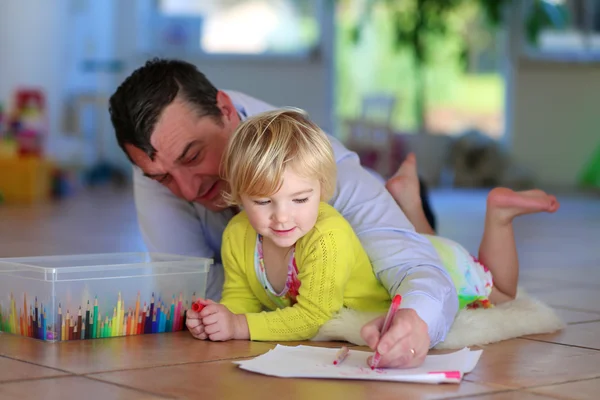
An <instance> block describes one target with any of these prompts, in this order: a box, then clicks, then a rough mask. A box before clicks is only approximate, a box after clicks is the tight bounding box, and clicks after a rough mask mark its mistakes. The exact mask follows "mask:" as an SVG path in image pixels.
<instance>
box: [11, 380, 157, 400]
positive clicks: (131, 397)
mask: <svg viewBox="0 0 600 400" xmlns="http://www.w3.org/2000/svg"><path fill="white" fill-rule="evenodd" d="M0 398H1V399H2V400H13V399H14V400H23V399H44V400H55V399H56V400H71V399H73V400H82V399H85V400H106V399H127V400H136V399H164V398H165V397H164V396H158V395H153V394H150V393H142V392H139V391H137V390H133V389H127V388H123V387H119V386H115V385H111V384H108V383H104V382H100V381H97V380H93V379H87V378H82V377H68V378H53V379H41V380H35V381H24V382H12V383H3V384H0Z"/></svg>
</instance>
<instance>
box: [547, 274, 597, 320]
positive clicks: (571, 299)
mask: <svg viewBox="0 0 600 400" xmlns="http://www.w3.org/2000/svg"><path fill="white" fill-rule="evenodd" d="M599 269H600V268H599ZM535 297H537V298H538V299H540V300H541V301H543V302H545V303H546V304H549V305H551V306H557V307H566V308H571V309H577V310H580V311H592V312H596V313H599V312H600V289H588V288H577V289H575V288H574V289H557V290H555V291H552V292H550V291H548V292H540V293H536V294H535Z"/></svg>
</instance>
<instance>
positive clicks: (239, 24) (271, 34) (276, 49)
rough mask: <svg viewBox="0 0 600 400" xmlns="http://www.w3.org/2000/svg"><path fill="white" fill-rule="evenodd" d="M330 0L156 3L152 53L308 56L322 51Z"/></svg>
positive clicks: (149, 38) (148, 35) (148, 32)
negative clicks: (325, 8)
mask: <svg viewBox="0 0 600 400" xmlns="http://www.w3.org/2000/svg"><path fill="white" fill-rule="evenodd" d="M322 1H324V0H155V1H154V2H152V5H151V6H146V7H147V9H146V10H145V12H144V10H142V14H146V18H147V19H146V21H148V22H149V23H145V24H142V25H143V26H144V27H145V28H143V30H144V35H143V36H145V39H144V40H143V41H144V42H145V47H146V50H149V51H152V52H162V53H165V52H166V53H173V52H178V51H183V52H186V53H187V54H190V53H192V54H193V53H196V54H204V55H246V56H307V55H312V54H313V53H314V52H315V51H317V50H318V49H319V46H320V36H321V35H320V33H321V20H320V17H321V15H320V11H321V6H322Z"/></svg>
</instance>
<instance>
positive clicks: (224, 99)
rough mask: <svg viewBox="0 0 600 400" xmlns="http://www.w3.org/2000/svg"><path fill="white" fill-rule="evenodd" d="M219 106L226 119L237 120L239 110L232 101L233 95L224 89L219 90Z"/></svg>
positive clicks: (229, 120)
mask: <svg viewBox="0 0 600 400" xmlns="http://www.w3.org/2000/svg"><path fill="white" fill-rule="evenodd" d="M217 107H219V109H220V110H221V114H222V115H223V117H224V118H225V120H226V121H228V122H232V120H233V121H235V120H237V118H238V115H237V110H236V109H235V106H234V105H233V102H232V101H231V97H229V95H228V94H227V93H225V92H223V91H222V90H219V91H218V92H217Z"/></svg>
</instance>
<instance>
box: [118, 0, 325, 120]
mask: <svg viewBox="0 0 600 400" xmlns="http://www.w3.org/2000/svg"><path fill="white" fill-rule="evenodd" d="M138 2H139V3H138V4H137V5H136V4H135V2H134V1H124V2H121V3H119V7H118V10H117V14H118V15H117V17H118V27H117V32H118V33H117V37H118V38H119V39H118V41H117V44H116V46H117V54H118V56H119V57H120V58H121V59H122V60H123V61H125V70H124V71H123V72H122V74H121V75H120V76H119V77H118V78H117V81H116V82H115V84H117V85H118V83H120V81H122V80H123V79H125V77H126V76H128V75H129V74H130V73H131V72H132V71H133V70H134V69H136V68H138V67H140V66H142V65H143V63H144V62H145V61H146V59H147V58H149V57H150V55H147V54H142V52H141V50H140V49H139V48H137V44H136V37H137V35H139V34H140V33H139V31H138V30H136V23H137V24H140V23H143V21H137V22H135V21H136V15H139V13H138V12H137V11H136V10H139V8H137V7H139V4H140V3H143V4H146V3H145V1H144V0H138ZM323 4H325V8H326V9H325V10H324V24H323V26H322V29H323V32H322V40H323V42H324V51H323V54H322V55H321V56H320V57H319V58H317V59H313V60H294V59H286V60H273V59H263V60H257V59H253V60H251V59H248V58H239V59H224V58H218V57H194V56H184V58H185V60H186V61H189V62H192V63H194V64H196V65H197V66H198V68H199V69H200V70H201V71H202V72H203V73H204V74H206V76H207V77H208V78H209V79H210V80H211V81H212V82H213V83H214V84H215V85H216V86H217V87H218V88H220V89H230V90H238V91H242V92H245V93H247V94H249V95H251V96H254V97H257V98H259V99H261V100H263V101H266V102H269V103H272V104H274V105H276V106H295V107H300V108H303V109H305V110H306V111H308V112H309V113H310V115H311V117H312V118H313V119H314V120H315V122H317V123H318V124H320V125H321V126H322V127H323V128H324V129H325V130H328V131H330V130H331V129H332V127H333V56H334V54H333V39H334V38H333V35H334V28H333V20H334V18H333V13H334V10H333V4H332V2H330V1H323Z"/></svg>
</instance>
